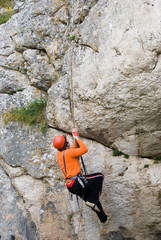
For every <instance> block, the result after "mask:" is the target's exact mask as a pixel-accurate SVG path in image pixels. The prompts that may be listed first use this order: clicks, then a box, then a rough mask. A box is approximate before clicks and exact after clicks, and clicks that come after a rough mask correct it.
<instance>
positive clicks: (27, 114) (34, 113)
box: [2, 98, 48, 133]
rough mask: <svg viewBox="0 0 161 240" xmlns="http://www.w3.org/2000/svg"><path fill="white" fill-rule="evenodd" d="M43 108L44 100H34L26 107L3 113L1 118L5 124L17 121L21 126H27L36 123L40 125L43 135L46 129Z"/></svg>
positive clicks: (44, 105)
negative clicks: (23, 124)
mask: <svg viewBox="0 0 161 240" xmlns="http://www.w3.org/2000/svg"><path fill="white" fill-rule="evenodd" d="M45 107H46V100H45V99H43V98H41V99H36V100H34V101H33V102H30V103H29V104H28V105H27V106H26V107H21V108H17V107H16V108H12V109H11V110H10V111H7V112H5V113H3V114H2V118H3V121H4V123H5V124H7V123H8V122H10V121H17V122H20V123H21V124H22V123H25V124H27V125H29V126H31V125H35V124H37V123H38V124H40V129H41V132H42V133H44V132H45V131H46V130H47V127H48V125H47V123H46V119H45V112H44V110H45Z"/></svg>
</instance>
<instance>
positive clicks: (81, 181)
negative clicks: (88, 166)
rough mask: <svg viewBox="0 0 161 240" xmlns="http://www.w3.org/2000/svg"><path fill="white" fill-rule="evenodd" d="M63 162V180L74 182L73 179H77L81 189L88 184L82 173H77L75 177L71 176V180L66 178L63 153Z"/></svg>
mask: <svg viewBox="0 0 161 240" xmlns="http://www.w3.org/2000/svg"><path fill="white" fill-rule="evenodd" d="M63 162H64V169H65V172H64V171H63V169H62V172H63V174H64V177H65V179H66V180H67V179H69V180H74V179H77V180H78V182H79V184H80V185H81V187H82V188H85V187H86V186H87V184H88V181H87V179H86V178H85V177H84V176H83V174H82V173H78V174H77V175H76V176H73V177H71V178H68V177H67V169H66V162H65V152H63Z"/></svg>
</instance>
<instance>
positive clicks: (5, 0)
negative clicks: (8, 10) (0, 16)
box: [0, 0, 13, 7]
mask: <svg viewBox="0 0 161 240" xmlns="http://www.w3.org/2000/svg"><path fill="white" fill-rule="evenodd" d="M0 6H1V7H9V6H13V1H12V0H0Z"/></svg>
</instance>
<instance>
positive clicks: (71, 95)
mask: <svg viewBox="0 0 161 240" xmlns="http://www.w3.org/2000/svg"><path fill="white" fill-rule="evenodd" d="M73 49H74V42H72V47H71V58H70V66H71V67H70V111H71V117H72V121H73V125H74V128H75V127H76V121H75V116H74V90H73Z"/></svg>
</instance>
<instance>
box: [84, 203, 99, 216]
mask: <svg viewBox="0 0 161 240" xmlns="http://www.w3.org/2000/svg"><path fill="white" fill-rule="evenodd" d="M86 205H87V206H88V207H90V208H91V209H92V210H93V211H94V212H96V213H99V212H101V210H100V209H99V208H98V206H97V205H96V204H94V203H91V202H88V201H87V202H86Z"/></svg>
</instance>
